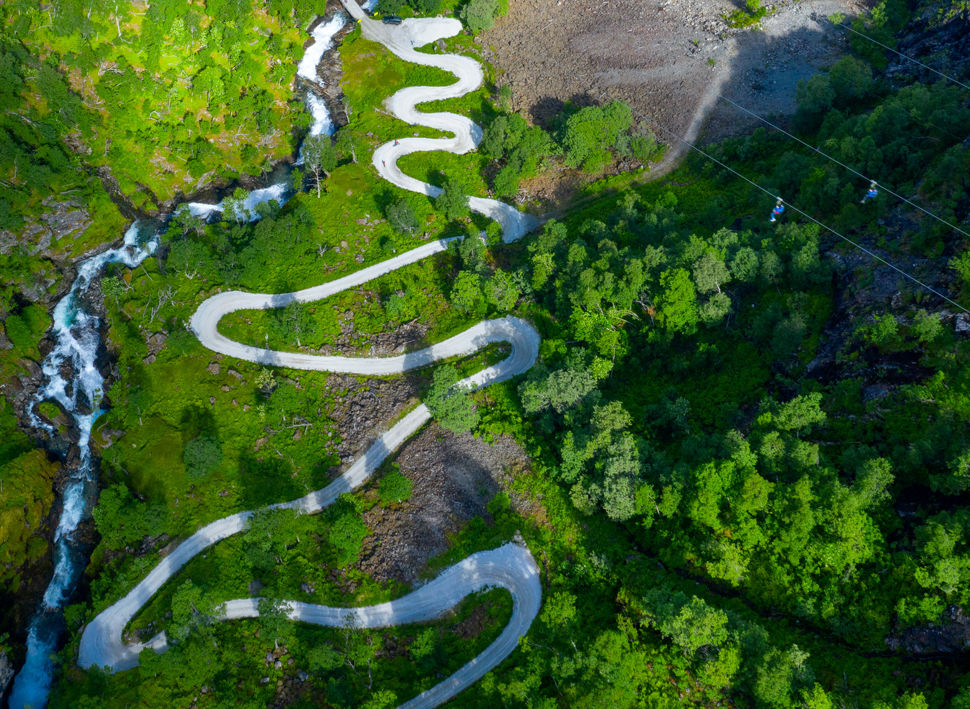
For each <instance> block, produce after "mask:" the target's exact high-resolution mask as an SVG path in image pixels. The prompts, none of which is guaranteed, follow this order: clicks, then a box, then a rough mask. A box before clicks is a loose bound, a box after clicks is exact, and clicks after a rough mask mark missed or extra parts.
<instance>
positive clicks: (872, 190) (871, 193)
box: [859, 180, 879, 204]
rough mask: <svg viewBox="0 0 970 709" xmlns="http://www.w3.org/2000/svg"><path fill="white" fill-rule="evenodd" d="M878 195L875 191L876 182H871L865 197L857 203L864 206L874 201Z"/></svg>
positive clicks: (877, 191)
mask: <svg viewBox="0 0 970 709" xmlns="http://www.w3.org/2000/svg"><path fill="white" fill-rule="evenodd" d="M878 194H879V190H877V189H876V181H875V180H873V181H872V182H870V183H869V191H868V192H866V196H865V197H863V198H862V201H861V202H859V204H865V203H866V202H867V201H869V200H870V199H875V198H876V197H877V196H878Z"/></svg>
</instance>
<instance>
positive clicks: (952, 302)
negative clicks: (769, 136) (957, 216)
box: [656, 123, 970, 314]
mask: <svg viewBox="0 0 970 709" xmlns="http://www.w3.org/2000/svg"><path fill="white" fill-rule="evenodd" d="M656 125H658V126H659V127H660V129H661V130H663V131H664V132H665V133H667V134H669V135H671V136H672V137H674V138H676V139H677V140H679V141H680V142H681V143H683V144H684V145H686V146H687V147H688V148H690V149H691V150H694V151H696V152H698V153H700V154H701V155H703V156H704V157H705V158H707V159H708V160H710V161H711V162H714V163H717V164H718V165H720V166H721V167H723V168H724V169H725V170H727V171H729V172H732V173H734V174H735V175H737V176H738V177H740V178H741V179H742V180H744V181H745V182H747V183H748V184H750V185H751V186H753V187H756V188H758V189H759V190H761V191H762V192H764V193H765V194H766V195H768V196H770V197H777V195H775V194H772V193H771V191H770V190H767V189H765V188H764V187H762V186H761V185H759V184H758V183H757V182H755V181H754V180H751V179H749V178H747V177H745V176H744V175H742V174H741V173H740V172H738V171H737V170H735V169H734V168H733V167H731V166H730V165H726V164H724V163H723V162H721V161H720V160H718V159H717V158H715V157H714V156H713V155H710V154H708V153H706V152H704V151H703V150H701V149H700V148H698V147H697V146H696V145H694V144H693V143H691V142H690V141H688V140H685V139H684V138H682V137H681V136H679V135H677V134H676V133H673V132H672V131H669V130H667V129H666V128H664V127H663V126H661V125H660V124H659V123H657V124H656ZM785 204H787V205H788V206H789V207H791V209H792V210H793V211H795V212H798V213H799V214H801V215H802V216H803V217H805V218H806V219H809V220H811V221H813V222H815V223H816V224H818V225H819V226H820V227H822V228H823V229H825V230H826V231H830V232H832V233H833V234H835V235H836V236H837V237H839V238H840V239H842V240H843V241H846V242H848V243H849V244H852V246H854V247H855V248H857V249H859V251H862V252H863V253H865V254H868V255H869V256H871V257H872V258H874V259H875V260H876V261H879V262H880V263H882V264H885V265H886V266H889V268H891V269H892V270H894V271H896V272H897V273H899V274H900V275H902V276H904V277H906V278H908V279H909V280H911V281H912V282H913V283H915V284H917V285H919V286H920V287H922V288H924V289H926V290H927V291H929V292H930V293H932V294H933V295H935V296H938V297H939V298H942V299H943V300H945V301H946V302H947V303H949V304H950V305H952V306H953V307H955V308H958V309H960V310H962V311H963V312H965V313H967V314H970V310H967V309H966V308H964V307H963V306H962V305H960V304H959V303H957V302H956V301H955V300H953V299H952V298H948V297H947V296H945V295H943V294H942V293H940V292H939V291H938V290H936V289H935V288H933V287H932V286H929V285H927V284H926V283H923V281H921V280H919V279H918V278H917V277H916V276H912V275H910V274H909V273H907V272H906V271H904V270H903V269H901V268H899V267H898V266H896V265H894V264H892V263H890V262H889V261H887V260H886V259H884V258H883V257H882V256H880V255H879V254H876V253H874V252H872V251H870V250H869V249H867V248H866V247H865V246H863V245H862V244H860V243H858V242H856V241H853V240H852V239H850V238H849V237H847V236H845V235H844V234H841V233H840V232H838V231H836V230H835V229H833V228H832V227H830V226H828V225H827V224H823V223H822V222H820V221H819V220H818V219H816V218H815V217H813V216H812V215H811V214H808V213H807V212H804V211H802V210H801V209H799V208H798V207H796V206H795V205H794V204H792V203H791V202H785Z"/></svg>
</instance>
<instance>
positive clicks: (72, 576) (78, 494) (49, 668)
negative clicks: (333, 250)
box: [8, 12, 346, 709]
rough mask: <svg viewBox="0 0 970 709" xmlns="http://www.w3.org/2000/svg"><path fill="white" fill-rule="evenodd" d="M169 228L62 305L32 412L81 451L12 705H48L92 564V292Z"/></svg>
mask: <svg viewBox="0 0 970 709" xmlns="http://www.w3.org/2000/svg"><path fill="white" fill-rule="evenodd" d="M345 24H346V16H345V15H344V14H343V13H342V12H338V13H337V14H336V15H335V16H334V17H333V18H332V19H331V20H330V21H329V22H321V23H320V24H318V25H317V27H316V28H314V30H313V32H312V33H311V35H312V37H313V39H314V42H313V44H311V45H310V46H309V47H307V50H306V52H305V54H304V56H303V58H302V59H301V60H300V63H299V66H298V70H297V74H298V75H299V76H300V77H302V78H303V79H305V80H307V81H309V82H311V83H314V84H318V85H321V86H322V82H320V80H319V79H318V78H317V75H316V67H317V64H319V62H320V60H321V59H322V58H323V55H324V53H325V52H326V51H327V50H329V49H330V48H331V47H332V46H333V37H334V36H335V35H336V34H337V32H339V31H340V30H341V29H342V28H343V26H344V25H345ZM306 105H307V109H308V110H309V111H310V115H311V116H312V118H313V123H312V125H311V128H310V135H321V134H326V135H332V134H333V131H334V125H333V121H332V119H331V117H330V113H329V111H328V110H327V106H326V104H325V103H324V101H323V100H322V99H321V98H320V97H318V96H317V95H316V94H315V93H313V91H307V94H306ZM301 154H302V148H301ZM288 196H289V193H288V181H286V182H281V183H279V184H275V185H270V186H269V187H264V188H261V189H258V190H253V191H251V192H249V193H248V194H247V196H246V198H245V199H244V200H243V201H242V204H241V205H239V206H238V207H237V208H241V209H243V210H245V214H246V216H247V218H248V219H249V220H250V221H255V220H257V219H259V213H258V212H257V210H256V206H257V205H258V204H260V203H264V202H269V201H271V200H276V201H277V202H279V203H280V204H282V203H283V202H285V201H286V199H287V197H288ZM180 208H187V209H189V211H191V212H192V214H194V215H196V216H199V217H203V218H206V219H208V218H210V217H214V216H216V215H218V214H221V213H222V212H223V211H224V208H225V203H224V202H220V203H218V204H204V203H201V202H190V203H187V204H185V205H184V206H182V207H180ZM164 229H165V227H164V223H162V224H159V223H158V222H152V223H145V222H140V221H136V222H135V223H134V224H132V225H131V227H130V228H129V229H128V231H127V232H126V233H125V237H124V241H123V243H122V245H121V246H119V247H118V248H114V249H110V250H109V251H105V252H104V253H101V254H99V255H97V256H93V257H91V258H89V259H87V260H85V261H82V262H81V263H80V264H79V266H78V270H77V277H76V278H75V280H74V283H73V284H72V285H71V289H70V291H68V293H67V295H65V296H64V297H63V298H62V299H61V300H60V301H59V302H58V304H57V305H56V306H55V308H54V315H53V321H54V322H53V326H52V328H51V335H52V336H53V337H54V339H55V342H56V344H55V346H54V349H52V350H51V352H50V354H48V355H47V357H46V358H45V359H44V363H43V366H42V370H43V374H44V378H45V384H44V386H43V387H42V388H41V389H40V390H39V391H38V393H37V396H36V398H35V399H34V401H33V402H32V403H31V405H30V410H29V412H28V418H29V420H30V422H31V423H32V424H33V425H34V426H37V427H38V428H43V429H47V430H49V431H51V432H53V428H52V427H51V426H50V425H49V424H47V423H45V422H44V421H43V420H41V419H40V418H39V417H38V416H37V414H36V412H35V409H36V405H37V404H39V403H40V402H42V401H49V400H50V401H56V402H57V403H58V404H59V405H60V406H61V408H62V409H63V410H64V411H65V412H66V413H67V414H68V415H69V416H70V417H71V419H72V423H73V426H74V428H75V430H76V432H77V438H78V443H77V445H78V450H79V456H78V462H77V464H76V465H75V466H74V467H72V468H71V470H70V471H69V474H68V481H67V484H66V486H65V487H64V492H63V496H62V498H63V509H62V511H61V517H60V520H59V521H58V523H57V530H56V532H55V534H54V551H53V560H54V575H53V578H52V579H51V581H50V584H49V585H48V586H47V590H46V591H45V593H44V597H43V600H42V601H41V604H40V607H39V608H38V610H37V612H36V614H35V615H34V617H33V619H32V620H31V624H30V629H29V631H28V634H27V658H26V661H25V662H24V666H23V667H22V668H21V670H20V672H19V673H18V674H17V676H16V677H15V678H14V682H13V689H12V690H11V693H10V697H9V699H8V706H9V707H10V709H28V708H30V709H41V708H42V707H44V706H45V705H46V704H47V696H48V694H49V692H50V687H51V681H52V675H53V670H54V666H53V661H52V655H53V653H55V652H56V651H57V649H58V647H59V645H60V639H61V636H62V634H63V631H64V616H63V610H64V604H65V603H66V602H67V600H68V599H69V598H70V597H71V595H72V594H73V592H74V590H75V587H76V586H77V581H78V578H79V576H80V574H81V572H82V571H83V570H84V568H85V566H86V565H87V559H86V558H85V556H84V554H83V552H82V550H81V549H80V548H79V546H78V542H77V539H76V533H77V529H78V526H79V525H80V523H81V521H82V520H83V519H84V518H85V517H86V516H87V515H88V514H89V513H90V510H91V507H92V506H93V504H94V502H95V500H96V498H97V493H98V481H97V470H96V469H95V466H94V465H93V463H92V460H91V449H90V445H89V443H90V438H91V428H92V426H93V425H94V422H95V421H96V420H97V418H98V416H99V415H100V414H101V413H103V411H102V410H101V408H100V404H101V399H102V396H103V393H104V390H103V386H104V377H103V375H102V374H101V372H100V371H99V370H98V368H97V363H96V359H97V356H98V351H99V349H100V347H101V320H100V318H99V317H98V315H97V314H96V313H94V312H91V310H89V308H90V301H89V299H88V297H87V295H88V291H89V289H90V288H91V286H92V284H94V283H95V282H96V281H97V280H98V278H99V277H100V276H101V274H102V272H103V271H104V268H105V266H107V265H108V264H111V263H122V264H124V265H125V266H127V267H128V268H134V267H135V266H137V265H138V264H140V263H141V262H142V261H144V260H145V259H146V258H148V257H149V256H151V255H152V254H153V253H154V252H155V250H156V249H157V248H158V245H159V242H160V240H161V236H162V234H163V233H164Z"/></svg>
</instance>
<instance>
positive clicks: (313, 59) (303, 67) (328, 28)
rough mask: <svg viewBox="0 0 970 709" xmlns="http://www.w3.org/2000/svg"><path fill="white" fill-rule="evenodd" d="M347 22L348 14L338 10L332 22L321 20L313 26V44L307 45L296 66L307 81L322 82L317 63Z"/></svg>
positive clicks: (298, 73)
mask: <svg viewBox="0 0 970 709" xmlns="http://www.w3.org/2000/svg"><path fill="white" fill-rule="evenodd" d="M345 24H347V16H346V15H344V13H342V12H338V13H337V14H336V15H334V16H333V19H331V20H330V22H321V23H320V24H319V25H317V26H316V27H314V28H313V32H311V33H310V36H311V37H313V44H311V45H310V46H309V47H307V49H306V52H305V53H304V55H303V58H302V59H301V60H300V63H299V64H298V65H297V67H296V73H297V76H302V77H303V78H304V79H306V80H307V81H312V82H313V83H320V79H318V78H317V65H318V64H319V63H320V60H321V59H323V55H324V53H326V51H327V50H328V49H330V48H331V47H332V46H333V37H334V35H335V34H337V33H338V32H339V31H340V30H341V29H343V26H344V25H345Z"/></svg>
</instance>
